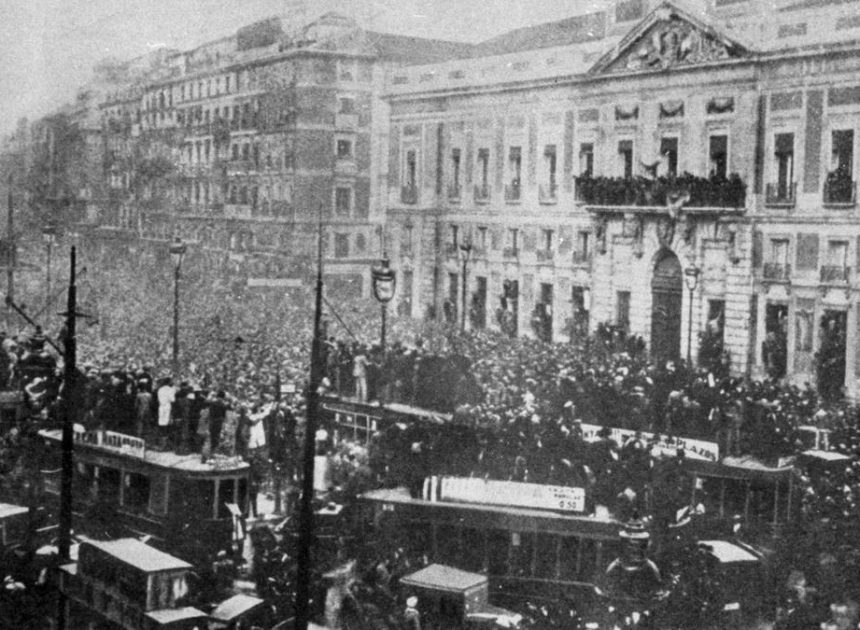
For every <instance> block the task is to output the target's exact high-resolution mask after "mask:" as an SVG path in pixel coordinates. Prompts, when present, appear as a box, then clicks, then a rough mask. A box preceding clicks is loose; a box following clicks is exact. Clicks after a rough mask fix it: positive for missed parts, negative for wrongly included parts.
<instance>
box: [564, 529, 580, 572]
mask: <svg viewBox="0 0 860 630" xmlns="http://www.w3.org/2000/svg"><path fill="white" fill-rule="evenodd" d="M578 556H579V538H576V537H575V536H565V537H564V538H562V539H561V554H560V557H559V560H560V562H559V564H560V566H561V575H560V576H559V577H560V578H561V579H562V580H578V579H579V573H578V572H577V570H576V566H577V562H578V561H577V557H578Z"/></svg>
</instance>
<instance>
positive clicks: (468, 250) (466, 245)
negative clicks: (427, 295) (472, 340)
mask: <svg viewBox="0 0 860 630" xmlns="http://www.w3.org/2000/svg"><path fill="white" fill-rule="evenodd" d="M460 251H461V252H462V253H463V312H462V313H461V314H460V332H463V331H465V330H466V311H467V310H468V304H467V302H466V292H467V290H468V286H469V279H468V277H467V276H466V274H467V273H468V268H467V267H468V264H469V257H470V256H471V255H472V241H471V240H469V239H463V242H462V243H460Z"/></svg>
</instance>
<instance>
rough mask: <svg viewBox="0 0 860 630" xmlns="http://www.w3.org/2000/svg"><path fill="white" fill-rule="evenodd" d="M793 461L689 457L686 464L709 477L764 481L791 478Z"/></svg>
mask: <svg viewBox="0 0 860 630" xmlns="http://www.w3.org/2000/svg"><path fill="white" fill-rule="evenodd" d="M793 463H794V462H793V461H792V462H791V463H790V464H788V465H786V466H768V465H767V464H766V463H764V462H762V461H761V460H758V459H756V458H755V457H751V456H742V457H724V458H723V459H722V460H720V461H719V462H708V461H704V460H697V459H687V461H686V462H685V466H687V467H688V468H689V469H690V470H692V471H693V472H695V473H697V474H700V475H703V476H707V477H721V478H725V479H749V480H756V479H758V480H762V481H784V480H786V479H790V478H791V476H792V471H793V470H794V465H793Z"/></svg>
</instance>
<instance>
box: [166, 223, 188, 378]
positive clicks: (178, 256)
mask: <svg viewBox="0 0 860 630" xmlns="http://www.w3.org/2000/svg"><path fill="white" fill-rule="evenodd" d="M187 248H188V246H187V245H186V244H185V243H184V242H183V241H182V239H181V238H179V237H178V236H177V237H175V238H174V239H173V242H172V243H171V244H170V247H169V249H168V251H169V252H170V258H171V260H173V378H174V379H176V378H179V274H180V270H181V269H182V258H183V257H184V256H185V250H186V249H187Z"/></svg>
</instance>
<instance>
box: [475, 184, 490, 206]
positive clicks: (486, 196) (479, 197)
mask: <svg viewBox="0 0 860 630" xmlns="http://www.w3.org/2000/svg"><path fill="white" fill-rule="evenodd" d="M489 200H490V187H489V186H487V185H486V184H483V185H478V186H475V202H477V203H487V202H488V201H489Z"/></svg>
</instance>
